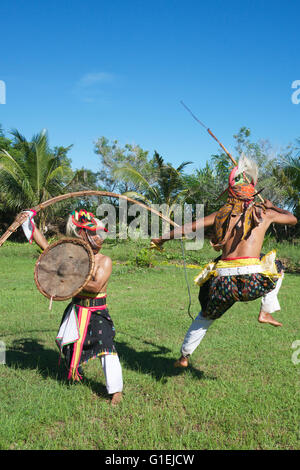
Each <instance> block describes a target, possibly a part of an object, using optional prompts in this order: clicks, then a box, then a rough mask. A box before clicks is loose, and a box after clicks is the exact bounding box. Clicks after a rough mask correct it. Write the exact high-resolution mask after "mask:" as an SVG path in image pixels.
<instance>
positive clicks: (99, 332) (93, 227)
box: [23, 210, 123, 405]
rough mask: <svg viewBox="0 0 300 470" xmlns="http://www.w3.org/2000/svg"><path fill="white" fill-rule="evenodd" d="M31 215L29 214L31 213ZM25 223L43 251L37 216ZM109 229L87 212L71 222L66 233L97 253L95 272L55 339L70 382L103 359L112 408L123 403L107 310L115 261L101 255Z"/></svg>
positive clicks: (77, 213) (69, 308)
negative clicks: (84, 366)
mask: <svg viewBox="0 0 300 470" xmlns="http://www.w3.org/2000/svg"><path fill="white" fill-rule="evenodd" d="M29 212H30V211H29ZM25 215H27V218H26V221H25V222H24V223H23V229H24V233H25V235H26V236H27V238H28V240H29V241H30V242H32V240H35V242H36V243H37V244H38V245H39V246H40V247H41V248H42V249H43V250H44V249H46V248H47V247H48V242H47V240H46V239H45V237H44V236H43V235H42V233H41V232H40V231H39V230H38V229H37V227H35V225H34V219H33V216H34V214H30V216H29V217H28V213H27V214H24V217H25ZM105 232H107V229H106V228H105V227H104V226H103V224H102V223H101V221H100V220H98V219H97V218H95V217H94V215H93V214H92V213H90V212H87V211H86V210H79V211H74V212H73V213H72V214H71V215H70V216H69V219H68V222H67V229H66V233H67V236H69V237H76V238H81V239H82V240H84V241H85V242H87V243H88V244H89V245H90V247H91V249H92V251H93V253H94V259H95V264H94V271H93V274H92V277H91V279H90V280H89V282H88V283H87V284H86V285H85V287H84V290H81V291H80V292H79V293H78V294H76V297H74V298H73V299H72V302H71V303H70V304H69V305H68V306H67V308H66V309H65V312H64V314H63V317H62V321H61V325H60V328H59V331H58V334H57V337H56V343H57V345H58V347H59V349H60V352H61V354H62V355H63V356H64V358H65V363H66V366H67V370H68V379H69V380H73V381H81V380H82V367H81V366H82V364H83V363H86V362H88V361H89V360H90V359H93V358H96V357H100V360H101V364H102V368H103V371H104V375H105V381H106V388H107V392H108V394H109V395H111V403H112V405H116V404H117V403H119V402H120V401H121V400H122V390H123V377H122V368H121V364H120V361H119V357H118V354H117V351H116V348H115V345H114V337H115V328H114V324H113V321H112V319H111V317H110V314H109V312H108V308H107V285H108V282H109V278H110V275H111V273H112V260H111V258H109V257H108V256H106V255H103V254H102V253H100V250H101V248H102V244H103V241H104V238H105V237H104V233H105Z"/></svg>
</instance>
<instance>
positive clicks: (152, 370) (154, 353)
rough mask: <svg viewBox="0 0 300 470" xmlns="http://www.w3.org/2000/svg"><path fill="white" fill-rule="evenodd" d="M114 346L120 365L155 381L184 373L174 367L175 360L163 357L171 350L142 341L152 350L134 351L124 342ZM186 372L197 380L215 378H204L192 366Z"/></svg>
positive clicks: (201, 372) (118, 342) (183, 370)
mask: <svg viewBox="0 0 300 470" xmlns="http://www.w3.org/2000/svg"><path fill="white" fill-rule="evenodd" d="M115 344H116V349H117V351H118V354H119V356H120V361H121V364H122V365H124V366H126V367H127V368H130V369H132V370H138V371H139V372H141V373H143V374H150V375H151V376H152V377H154V378H155V379H156V380H163V381H164V380H165V381H166V380H167V377H172V376H177V375H179V374H182V373H184V372H185V371H186V369H181V368H175V367H174V362H175V358H173V359H170V358H167V357H165V355H166V354H167V353H169V352H171V350H170V349H168V348H166V347H164V346H160V345H158V344H155V343H151V342H149V341H143V344H146V345H148V346H151V347H152V348H154V350H151V351H136V350H135V349H133V348H131V347H130V346H129V345H128V343H126V342H124V341H115ZM188 370H189V373H190V374H192V375H193V376H194V377H195V378H196V379H198V380H199V379H203V378H205V379H212V380H214V379H215V377H208V376H206V375H205V374H204V372H203V371H201V370H198V369H196V368H194V367H193V366H192V365H190V366H189V367H188Z"/></svg>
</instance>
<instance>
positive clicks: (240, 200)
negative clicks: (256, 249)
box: [211, 184, 265, 251]
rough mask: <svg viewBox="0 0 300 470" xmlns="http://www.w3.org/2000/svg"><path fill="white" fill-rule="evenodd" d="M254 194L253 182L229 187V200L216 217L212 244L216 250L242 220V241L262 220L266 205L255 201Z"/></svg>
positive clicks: (223, 243) (219, 248) (220, 247)
mask: <svg viewBox="0 0 300 470" xmlns="http://www.w3.org/2000/svg"><path fill="white" fill-rule="evenodd" d="M254 195H255V189H254V186H253V185H252V184H238V185H235V186H230V187H229V197H228V199H227V202H226V204H225V205H224V206H223V207H221V209H220V210H219V211H218V212H217V214H216V217H215V222H214V236H213V238H212V240H211V245H212V246H213V247H214V249H215V250H216V251H219V250H221V249H222V247H223V246H224V245H225V243H226V242H227V240H228V239H229V238H230V236H231V235H232V234H233V231H234V230H235V229H236V225H237V223H238V222H239V221H240V220H241V222H242V236H241V238H240V240H241V241H242V240H244V239H245V238H246V237H247V235H248V234H250V232H251V230H252V229H253V228H254V227H257V226H258V225H259V224H260V223H261V222H262V212H265V207H264V205H263V204H261V203H256V202H254Z"/></svg>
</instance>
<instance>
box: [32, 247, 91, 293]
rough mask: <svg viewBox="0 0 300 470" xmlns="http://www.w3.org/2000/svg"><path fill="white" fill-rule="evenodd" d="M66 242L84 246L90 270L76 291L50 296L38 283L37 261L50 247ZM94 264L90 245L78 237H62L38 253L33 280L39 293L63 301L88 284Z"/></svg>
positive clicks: (38, 261)
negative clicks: (64, 294)
mask: <svg viewBox="0 0 300 470" xmlns="http://www.w3.org/2000/svg"><path fill="white" fill-rule="evenodd" d="M68 242H71V243H73V244H77V245H81V246H83V247H84V248H86V250H87V252H88V255H89V258H90V264H91V267H90V272H89V274H88V276H87V278H86V280H85V281H84V283H83V284H82V286H81V287H79V288H78V289H77V290H76V291H74V292H73V293H72V295H71V296H70V295H68V296H64V297H61V296H53V297H51V296H50V295H49V294H48V293H47V292H46V291H44V289H43V288H42V286H41V285H40V283H39V280H38V273H37V272H38V266H39V263H40V261H41V259H42V258H43V256H44V255H45V254H46V253H48V252H49V251H50V250H51V249H52V248H54V247H55V246H57V245H61V244H62V243H68ZM94 266H95V256H94V253H93V250H92V248H91V247H90V245H89V244H88V243H87V242H86V241H84V240H82V239H80V238H63V239H62V240H58V241H57V242H54V243H51V245H49V246H48V247H47V248H46V249H45V250H44V251H43V253H41V254H40V256H39V257H38V259H37V261H36V263H35V269H34V280H35V284H36V286H37V288H38V290H39V291H40V293H41V294H43V295H44V296H45V297H47V299H52V300H56V301H63V300H68V299H71V298H72V297H75V296H76V295H77V294H78V293H79V292H80V291H82V290H83V289H84V287H85V286H86V285H87V284H88V282H89V281H90V279H91V277H92V274H93V271H94Z"/></svg>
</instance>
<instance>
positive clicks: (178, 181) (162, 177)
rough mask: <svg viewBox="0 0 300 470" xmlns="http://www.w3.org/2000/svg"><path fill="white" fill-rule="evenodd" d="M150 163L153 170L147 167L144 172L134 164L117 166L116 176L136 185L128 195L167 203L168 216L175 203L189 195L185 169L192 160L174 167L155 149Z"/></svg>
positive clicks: (151, 201)
mask: <svg viewBox="0 0 300 470" xmlns="http://www.w3.org/2000/svg"><path fill="white" fill-rule="evenodd" d="M149 163H150V168H151V171H149V167H147V170H148V173H145V174H144V173H143V172H140V171H138V170H137V169H136V168H135V167H134V166H133V165H130V164H126V165H125V166H122V167H118V168H115V170H114V173H113V174H114V177H115V178H117V179H121V180H123V181H125V182H127V183H131V184H133V186H135V187H136V189H137V190H136V191H126V193H125V194H126V195H127V196H130V197H132V198H135V199H141V200H143V201H144V202H147V203H148V204H150V203H152V204H159V205H162V204H166V206H167V208H168V210H167V213H166V215H167V216H168V215H169V214H170V213H171V212H172V210H173V208H174V205H175V204H179V203H182V202H183V201H184V199H185V198H186V197H187V195H188V192H189V190H188V188H187V187H186V185H185V180H184V178H183V174H184V173H183V170H184V169H185V167H186V166H187V165H189V164H191V163H192V162H182V163H181V164H180V165H179V166H178V167H177V168H174V167H173V166H172V165H171V164H170V163H165V161H164V159H163V157H162V156H161V155H159V153H158V152H156V151H155V152H154V156H153V158H152V159H151V160H150V162H149ZM149 173H150V174H149Z"/></svg>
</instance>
